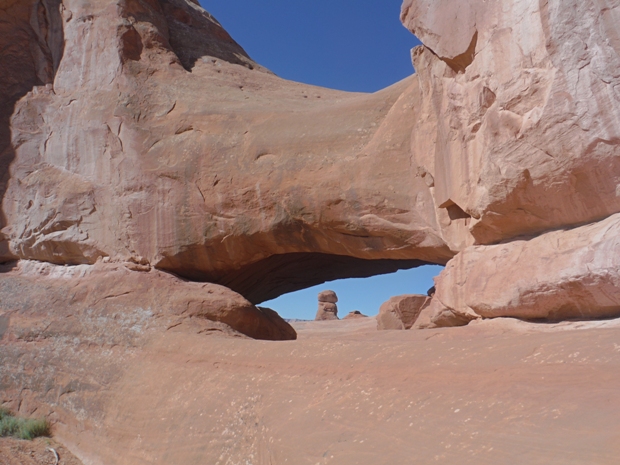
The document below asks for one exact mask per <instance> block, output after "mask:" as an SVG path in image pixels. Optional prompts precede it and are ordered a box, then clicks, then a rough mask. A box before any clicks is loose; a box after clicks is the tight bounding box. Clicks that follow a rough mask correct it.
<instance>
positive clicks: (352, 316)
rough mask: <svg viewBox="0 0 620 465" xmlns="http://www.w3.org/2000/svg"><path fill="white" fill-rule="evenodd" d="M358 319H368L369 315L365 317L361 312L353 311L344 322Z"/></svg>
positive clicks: (346, 316)
mask: <svg viewBox="0 0 620 465" xmlns="http://www.w3.org/2000/svg"><path fill="white" fill-rule="evenodd" d="M358 318H368V315H364V314H363V313H362V312H360V311H359V310H353V311H352V312H349V313H347V314H346V315H345V317H344V318H343V320H355V319H358Z"/></svg>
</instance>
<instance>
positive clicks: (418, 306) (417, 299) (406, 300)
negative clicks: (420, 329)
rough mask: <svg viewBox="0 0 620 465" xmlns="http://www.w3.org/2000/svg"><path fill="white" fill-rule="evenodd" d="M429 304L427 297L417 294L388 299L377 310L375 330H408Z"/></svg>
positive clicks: (429, 300)
mask: <svg viewBox="0 0 620 465" xmlns="http://www.w3.org/2000/svg"><path fill="white" fill-rule="evenodd" d="M430 302H431V299H430V298H429V297H428V296H426V295H418V294H406V295H399V296H395V297H392V298H390V299H389V300H388V301H386V302H384V303H383V304H382V305H381V307H380V308H379V314H378V315H377V329H379V330H381V329H410V328H411V327H412V326H413V324H414V323H415V322H416V320H417V319H418V316H419V315H420V312H422V310H424V309H425V308H426V307H428V305H429V304H430Z"/></svg>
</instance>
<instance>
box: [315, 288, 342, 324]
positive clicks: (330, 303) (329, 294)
mask: <svg viewBox="0 0 620 465" xmlns="http://www.w3.org/2000/svg"><path fill="white" fill-rule="evenodd" d="M336 302H338V296H336V293H335V292H334V291H321V292H319V309H318V310H317V312H316V317H315V318H314V319H315V320H316V321H323V320H337V319H338V306H337V305H336Z"/></svg>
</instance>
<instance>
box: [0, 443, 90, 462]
mask: <svg viewBox="0 0 620 465" xmlns="http://www.w3.org/2000/svg"><path fill="white" fill-rule="evenodd" d="M51 449H53V450H54V451H56V454H57V455H58V465H82V462H80V461H79V460H78V459H76V458H75V457H74V456H73V454H71V453H70V452H69V451H68V450H67V449H66V448H65V447H64V446H62V445H60V444H58V443H57V442H56V441H54V440H53V439H48V438H39V439H35V440H34V441H20V440H17V439H8V438H0V465H55V464H56V463H57V462H56V456H55V455H54V452H52V450H51Z"/></svg>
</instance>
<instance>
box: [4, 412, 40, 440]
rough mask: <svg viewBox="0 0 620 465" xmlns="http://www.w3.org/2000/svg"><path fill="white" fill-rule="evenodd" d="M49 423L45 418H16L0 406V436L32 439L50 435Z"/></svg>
mask: <svg viewBox="0 0 620 465" xmlns="http://www.w3.org/2000/svg"><path fill="white" fill-rule="evenodd" d="M50 432H51V431H50V424H49V423H48V421H47V420H46V419H45V418H38V419H34V418H18V417H15V416H14V415H13V414H12V413H11V412H9V411H8V410H7V409H5V408H0V437H13V438H17V439H27V440H32V439H34V438H38V437H41V436H49V435H50Z"/></svg>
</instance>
